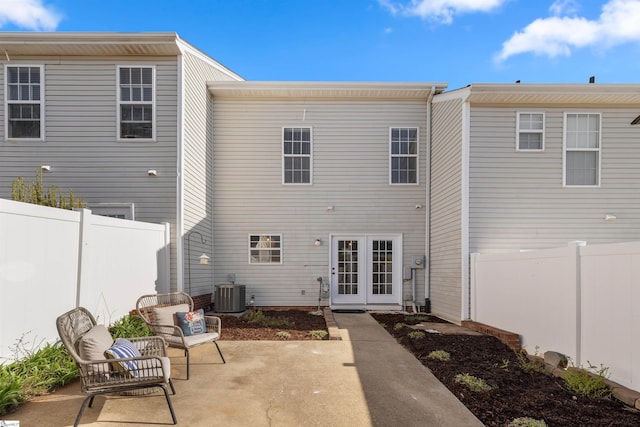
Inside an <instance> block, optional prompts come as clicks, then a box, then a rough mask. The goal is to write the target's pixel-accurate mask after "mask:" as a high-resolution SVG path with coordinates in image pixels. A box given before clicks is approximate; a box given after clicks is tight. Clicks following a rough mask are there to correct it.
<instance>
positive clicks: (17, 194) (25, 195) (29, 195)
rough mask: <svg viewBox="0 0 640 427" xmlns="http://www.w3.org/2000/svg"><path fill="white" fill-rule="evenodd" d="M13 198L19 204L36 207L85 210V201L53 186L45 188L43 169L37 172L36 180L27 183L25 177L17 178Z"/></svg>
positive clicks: (12, 193) (12, 185) (13, 186)
mask: <svg viewBox="0 0 640 427" xmlns="http://www.w3.org/2000/svg"><path fill="white" fill-rule="evenodd" d="M11 198H12V200H15V201H17V202H24V203H32V204H34V205H42V206H51V207H54V208H60V209H73V208H84V207H85V206H86V205H85V203H84V200H82V199H78V198H77V197H75V195H74V194H73V192H72V191H70V192H69V194H64V193H58V187H56V186H55V185H52V186H51V187H50V188H49V189H46V190H45V188H44V182H43V178H42V169H38V170H37V171H36V180H35V181H33V182H25V180H24V178H23V177H21V176H20V177H18V178H16V179H15V180H14V181H13V182H12V183H11Z"/></svg>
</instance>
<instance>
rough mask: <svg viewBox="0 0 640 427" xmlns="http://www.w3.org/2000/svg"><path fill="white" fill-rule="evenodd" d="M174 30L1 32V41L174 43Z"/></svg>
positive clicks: (21, 42)
mask: <svg viewBox="0 0 640 427" xmlns="http://www.w3.org/2000/svg"><path fill="white" fill-rule="evenodd" d="M177 39H178V34H177V33H174V32H139V33H135V32H122V33H120V32H57V31H56V32H27V31H14V32H0V43H13V44H36V43H43V44H114V43H127V42H129V43H141V42H148V43H172V44H175V43H176V40H177Z"/></svg>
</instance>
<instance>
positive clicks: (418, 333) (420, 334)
mask: <svg viewBox="0 0 640 427" xmlns="http://www.w3.org/2000/svg"><path fill="white" fill-rule="evenodd" d="M407 336H408V337H409V338H411V339H412V340H421V339H422V338H424V337H426V336H427V334H425V333H424V332H422V331H413V332H409V333H408V334H407Z"/></svg>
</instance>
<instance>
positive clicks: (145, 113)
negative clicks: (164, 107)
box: [117, 66, 156, 140]
mask: <svg viewBox="0 0 640 427" xmlns="http://www.w3.org/2000/svg"><path fill="white" fill-rule="evenodd" d="M155 74H156V70H155V67H150V66H118V112H117V113H118V139H122V140H125V139H127V140H128V139H137V140H140V139H142V140H155V136H156V133H155V132H156V127H155Z"/></svg>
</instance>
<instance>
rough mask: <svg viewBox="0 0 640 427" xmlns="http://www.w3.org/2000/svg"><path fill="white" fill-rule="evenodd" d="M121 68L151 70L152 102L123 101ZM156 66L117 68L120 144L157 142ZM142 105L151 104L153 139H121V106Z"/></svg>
mask: <svg viewBox="0 0 640 427" xmlns="http://www.w3.org/2000/svg"><path fill="white" fill-rule="evenodd" d="M121 68H151V73H152V82H153V88H152V90H151V98H152V99H151V102H150V103H149V102H146V101H122V99H121V91H120V69H121ZM156 88H157V83H156V66H155V65H150V64H144V65H136V64H122V65H118V66H116V97H117V98H116V99H117V102H116V140H117V141H120V142H155V141H156V130H157V128H158V122H157V120H156V92H157V91H156ZM123 103H124V104H140V105H147V104H151V109H152V114H151V124H152V128H151V138H121V137H120V125H121V117H120V116H121V112H120V106H121V104H123Z"/></svg>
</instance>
